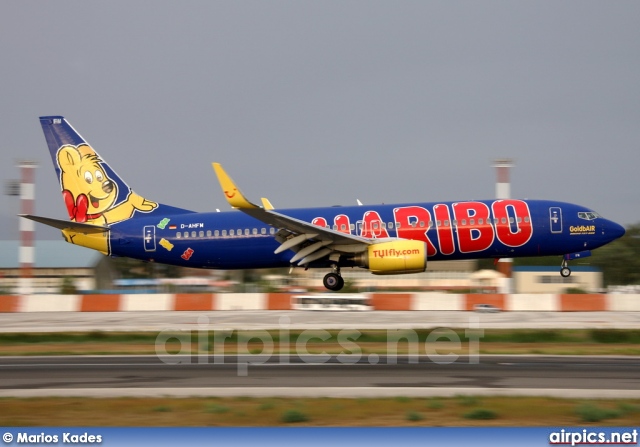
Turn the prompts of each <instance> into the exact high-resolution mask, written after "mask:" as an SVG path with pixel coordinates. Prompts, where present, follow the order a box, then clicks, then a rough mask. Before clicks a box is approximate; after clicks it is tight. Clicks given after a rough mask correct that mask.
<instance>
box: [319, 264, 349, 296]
mask: <svg viewBox="0 0 640 447" xmlns="http://www.w3.org/2000/svg"><path fill="white" fill-rule="evenodd" d="M331 268H332V272H331V273H327V274H326V275H324V278H323V280H322V284H324V286H325V287H326V288H327V289H329V290H333V291H334V292H336V291H338V290H340V289H342V288H343V287H344V279H343V278H342V276H340V267H338V266H337V265H335V264H334V265H333V266H332V267H331Z"/></svg>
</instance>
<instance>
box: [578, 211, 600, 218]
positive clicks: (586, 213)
mask: <svg viewBox="0 0 640 447" xmlns="http://www.w3.org/2000/svg"><path fill="white" fill-rule="evenodd" d="M578 217H579V218H580V219H584V220H594V219H597V218H598V217H600V215H599V214H598V213H594V212H593V211H582V212H579V213H578Z"/></svg>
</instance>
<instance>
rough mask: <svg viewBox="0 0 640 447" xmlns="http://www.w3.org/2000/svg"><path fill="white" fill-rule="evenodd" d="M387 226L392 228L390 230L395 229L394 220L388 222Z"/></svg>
mask: <svg viewBox="0 0 640 447" xmlns="http://www.w3.org/2000/svg"><path fill="white" fill-rule="evenodd" d="M387 228H388V229H390V230H393V222H389V223H388V224H387Z"/></svg>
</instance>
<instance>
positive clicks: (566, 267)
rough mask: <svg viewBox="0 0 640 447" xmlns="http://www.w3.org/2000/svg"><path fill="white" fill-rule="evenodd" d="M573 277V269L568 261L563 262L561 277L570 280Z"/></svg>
mask: <svg viewBox="0 0 640 447" xmlns="http://www.w3.org/2000/svg"><path fill="white" fill-rule="evenodd" d="M570 275H571V269H570V268H569V265H568V263H567V260H566V259H563V260H562V265H561V266H560V276H562V277H563V278H568V277H569V276H570Z"/></svg>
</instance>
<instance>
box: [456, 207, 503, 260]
mask: <svg viewBox="0 0 640 447" xmlns="http://www.w3.org/2000/svg"><path fill="white" fill-rule="evenodd" d="M453 216H454V218H455V220H456V223H457V229H458V231H457V234H458V247H459V248H460V252H461V253H474V252H479V251H484V250H486V249H488V248H489V247H491V244H493V239H494V234H493V227H492V226H491V222H490V221H489V207H488V206H487V205H485V204H484V203H482V202H460V203H454V204H453Z"/></svg>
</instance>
